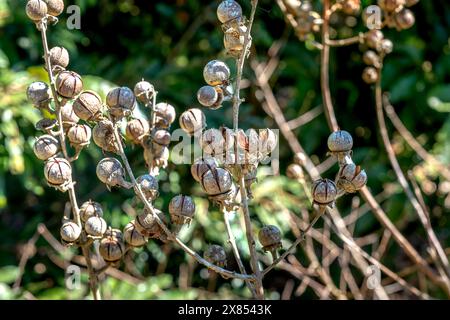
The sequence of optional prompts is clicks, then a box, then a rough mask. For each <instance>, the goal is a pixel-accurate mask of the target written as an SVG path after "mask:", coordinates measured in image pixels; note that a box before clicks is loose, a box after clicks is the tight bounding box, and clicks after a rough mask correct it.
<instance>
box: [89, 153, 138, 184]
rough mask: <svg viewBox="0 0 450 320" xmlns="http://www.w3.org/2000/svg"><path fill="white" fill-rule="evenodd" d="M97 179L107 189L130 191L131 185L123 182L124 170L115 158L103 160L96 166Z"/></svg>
mask: <svg viewBox="0 0 450 320" xmlns="http://www.w3.org/2000/svg"><path fill="white" fill-rule="evenodd" d="M96 172H97V177H98V179H99V180H100V181H101V182H103V183H104V184H106V186H107V188H108V189H110V188H111V187H116V186H120V187H123V188H126V189H131V188H132V187H133V185H132V184H131V183H130V182H127V181H125V170H124V169H123V167H122V164H121V163H120V161H119V160H117V159H115V158H104V159H102V160H100V162H99V163H98V164H97V170H96Z"/></svg>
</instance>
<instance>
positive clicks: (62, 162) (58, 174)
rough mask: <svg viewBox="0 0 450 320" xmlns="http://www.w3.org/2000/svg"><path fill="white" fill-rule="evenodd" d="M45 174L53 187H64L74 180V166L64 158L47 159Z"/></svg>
mask: <svg viewBox="0 0 450 320" xmlns="http://www.w3.org/2000/svg"><path fill="white" fill-rule="evenodd" d="M44 175H45V179H47V182H48V184H49V185H50V186H52V187H62V186H64V185H66V184H68V183H70V182H71V181H72V167H71V165H70V163H69V161H67V160H66V159H64V158H51V159H49V160H47V162H46V163H45V168H44Z"/></svg>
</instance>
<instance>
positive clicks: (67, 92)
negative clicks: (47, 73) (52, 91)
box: [56, 71, 83, 99]
mask: <svg viewBox="0 0 450 320" xmlns="http://www.w3.org/2000/svg"><path fill="white" fill-rule="evenodd" d="M56 90H57V91H58V94H59V95H60V96H61V97H63V98H66V99H72V98H74V97H75V96H77V95H78V94H79V93H80V92H81V90H83V80H81V76H80V75H79V74H78V73H75V72H73V71H62V72H60V73H58V76H57V77H56Z"/></svg>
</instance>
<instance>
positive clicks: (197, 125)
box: [179, 108, 206, 135]
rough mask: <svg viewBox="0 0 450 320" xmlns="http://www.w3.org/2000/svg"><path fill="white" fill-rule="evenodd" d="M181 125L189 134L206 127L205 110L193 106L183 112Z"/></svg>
mask: <svg viewBox="0 0 450 320" xmlns="http://www.w3.org/2000/svg"><path fill="white" fill-rule="evenodd" d="M179 121H180V127H181V129H183V130H184V132H186V133H187V134H188V135H195V134H196V133H198V132H201V131H203V129H204V128H205V127H206V117H205V114H204V113H203V111H201V110H200V109H197V108H192V109H189V110H186V111H185V112H183V113H182V114H181V116H180V119H179Z"/></svg>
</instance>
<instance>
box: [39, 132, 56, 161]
mask: <svg viewBox="0 0 450 320" xmlns="http://www.w3.org/2000/svg"><path fill="white" fill-rule="evenodd" d="M33 151H34V154H35V155H36V157H37V158H38V159H40V160H48V159H49V158H52V157H54V156H55V155H56V154H57V153H58V151H59V141H58V139H56V138H55V137H53V136H51V135H48V134H46V135H43V136H40V137H39V138H38V139H37V140H36V142H35V143H34V146H33Z"/></svg>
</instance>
